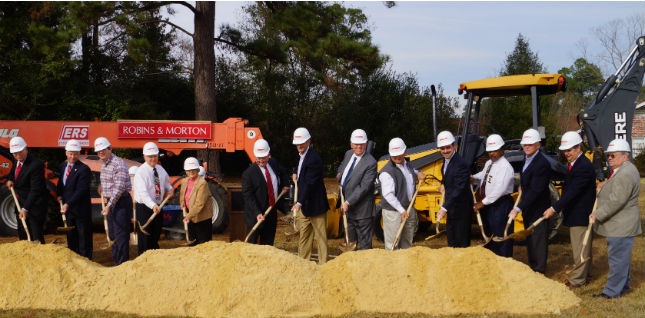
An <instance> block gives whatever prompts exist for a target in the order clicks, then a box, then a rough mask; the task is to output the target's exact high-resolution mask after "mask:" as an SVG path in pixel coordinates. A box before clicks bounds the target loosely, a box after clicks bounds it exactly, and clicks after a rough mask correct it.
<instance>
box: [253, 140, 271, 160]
mask: <svg viewBox="0 0 645 318" xmlns="http://www.w3.org/2000/svg"><path fill="white" fill-rule="evenodd" d="M269 151H271V147H269V143H268V142H267V141H266V140H264V139H258V140H256V141H255V144H253V154H254V155H255V156H256V157H261V158H262V157H266V156H268V155H269Z"/></svg>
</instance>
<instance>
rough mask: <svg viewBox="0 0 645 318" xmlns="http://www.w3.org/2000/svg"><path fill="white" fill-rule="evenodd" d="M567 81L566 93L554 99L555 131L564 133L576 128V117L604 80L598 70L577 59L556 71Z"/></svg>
mask: <svg viewBox="0 0 645 318" xmlns="http://www.w3.org/2000/svg"><path fill="white" fill-rule="evenodd" d="M558 73H559V74H562V75H564V76H565V78H566V80H567V91H566V92H564V93H563V94H561V95H560V98H559V99H555V100H554V101H555V103H557V105H555V107H554V108H555V109H554V110H555V112H554V113H553V115H555V116H552V117H553V118H555V127H556V131H559V132H564V131H568V130H571V129H575V128H577V127H578V123H577V116H578V114H579V113H580V112H581V111H582V110H583V109H584V108H585V107H586V106H587V104H588V103H589V102H590V101H591V99H592V98H593V97H594V95H595V94H596V92H597V91H598V89H600V86H602V84H603V82H604V80H603V77H602V73H601V71H600V68H599V67H598V66H596V65H595V64H593V63H589V62H587V60H586V59H584V58H578V59H576V61H575V62H574V63H573V65H571V66H569V67H563V68H561V69H560V70H559V71H558Z"/></svg>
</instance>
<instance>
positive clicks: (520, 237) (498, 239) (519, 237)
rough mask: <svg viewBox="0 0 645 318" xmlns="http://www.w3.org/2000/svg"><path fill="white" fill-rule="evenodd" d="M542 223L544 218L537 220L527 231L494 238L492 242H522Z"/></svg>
mask: <svg viewBox="0 0 645 318" xmlns="http://www.w3.org/2000/svg"><path fill="white" fill-rule="evenodd" d="M542 221H544V217H541V218H539V219H537V220H536V221H535V222H533V224H531V226H529V227H528V228H527V229H525V230H522V231H519V232H515V233H511V234H510V235H509V236H506V237H503V238H502V237H494V238H493V241H495V242H504V241H506V240H510V239H514V240H523V239H525V238H527V237H528V236H529V235H531V234H533V231H535V227H536V226H538V224H540V223H542Z"/></svg>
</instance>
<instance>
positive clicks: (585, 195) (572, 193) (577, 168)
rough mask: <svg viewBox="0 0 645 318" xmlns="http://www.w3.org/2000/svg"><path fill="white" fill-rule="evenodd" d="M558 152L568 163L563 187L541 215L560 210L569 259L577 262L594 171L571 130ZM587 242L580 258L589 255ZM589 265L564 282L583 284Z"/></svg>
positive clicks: (593, 193) (593, 189)
mask: <svg viewBox="0 0 645 318" xmlns="http://www.w3.org/2000/svg"><path fill="white" fill-rule="evenodd" d="M559 149H560V151H562V152H563V153H564V156H565V157H566V158H567V162H568V164H569V170H568V173H567V175H566V177H565V179H564V187H563V188H562V195H561V196H560V200H558V201H557V202H555V203H554V204H553V205H552V206H551V207H549V208H548V209H546V211H544V217H545V218H550V217H551V216H553V214H555V212H556V211H557V212H560V211H562V213H563V215H564V221H563V222H564V225H566V226H568V227H569V238H570V239H571V250H572V252H573V261H574V263H575V264H578V263H580V252H581V250H582V246H583V239H584V236H585V232H586V230H587V226H588V225H589V215H590V214H591V212H592V209H593V203H594V200H595V199H596V177H595V175H596V173H595V170H594V167H593V165H592V164H591V161H589V159H587V157H585V156H584V153H583V152H582V138H581V137H580V134H578V133H577V132H575V131H568V132H566V133H565V134H564V135H562V139H561V142H560V147H559ZM591 242H592V240H589V242H587V244H586V245H585V250H584V251H583V252H582V257H583V258H591ZM591 264H592V261H591V260H589V261H588V262H587V263H586V264H584V265H583V266H582V267H580V268H578V269H576V270H575V271H574V272H573V273H571V275H569V278H568V279H567V281H566V285H567V286H568V287H569V288H576V287H580V286H583V285H585V284H587V282H588V280H589V279H590V278H591Z"/></svg>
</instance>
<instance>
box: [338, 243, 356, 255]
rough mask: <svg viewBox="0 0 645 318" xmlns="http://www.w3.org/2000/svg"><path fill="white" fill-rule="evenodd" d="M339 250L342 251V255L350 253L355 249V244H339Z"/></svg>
mask: <svg viewBox="0 0 645 318" xmlns="http://www.w3.org/2000/svg"><path fill="white" fill-rule="evenodd" d="M339 248H340V250H341V251H343V253H345V252H351V251H353V250H354V249H355V248H356V242H351V243H346V242H343V243H341V244H340V246H339Z"/></svg>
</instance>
